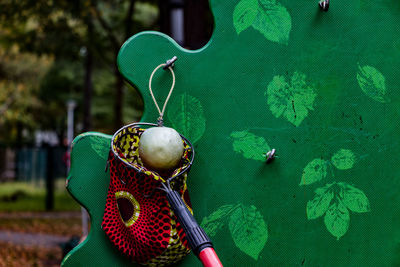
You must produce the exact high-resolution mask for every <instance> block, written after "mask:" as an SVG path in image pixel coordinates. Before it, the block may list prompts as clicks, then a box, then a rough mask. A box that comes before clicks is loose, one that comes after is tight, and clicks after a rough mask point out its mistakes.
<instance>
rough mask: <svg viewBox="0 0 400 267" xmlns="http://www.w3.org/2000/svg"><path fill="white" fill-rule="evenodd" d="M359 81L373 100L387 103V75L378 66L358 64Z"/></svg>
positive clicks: (363, 89)
mask: <svg viewBox="0 0 400 267" xmlns="http://www.w3.org/2000/svg"><path fill="white" fill-rule="evenodd" d="M357 81H358V84H359V86H360V88H361V90H362V91H363V92H364V93H365V94H366V95H367V96H368V97H370V98H372V99H373V100H375V101H377V102H380V103H387V102H389V101H390V99H389V98H388V97H387V95H386V93H387V92H386V85H385V77H384V76H383V74H382V73H381V72H379V71H378V70H377V69H376V68H374V67H371V66H368V65H367V66H360V65H358V73H357Z"/></svg>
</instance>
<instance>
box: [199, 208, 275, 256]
mask: <svg viewBox="0 0 400 267" xmlns="http://www.w3.org/2000/svg"><path fill="white" fill-rule="evenodd" d="M226 223H227V224H228V228H229V232H230V234H231V236H232V239H233V242H234V243H235V245H236V247H238V248H239V249H240V250H241V251H242V252H244V253H245V254H247V255H248V256H250V257H252V258H253V259H254V260H258V256H259V255H260V253H261V251H262V249H263V248H264V246H265V244H266V242H267V240H268V228H267V223H266V222H265V221H264V218H263V216H262V215H261V213H260V212H259V211H258V210H257V208H256V207H255V206H253V205H251V206H245V205H243V204H241V203H239V204H237V205H224V206H221V207H220V208H218V209H217V210H216V211H214V212H213V213H211V214H210V215H209V216H207V217H205V218H203V220H202V222H201V226H202V227H203V229H204V230H205V231H206V232H207V234H209V235H210V236H211V237H212V236H215V235H216V233H217V231H218V230H220V229H221V228H222V227H223V226H224V225H225V224H226Z"/></svg>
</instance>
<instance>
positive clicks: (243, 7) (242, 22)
mask: <svg viewBox="0 0 400 267" xmlns="http://www.w3.org/2000/svg"><path fill="white" fill-rule="evenodd" d="M257 13H258V0H241V1H240V2H239V3H238V4H237V5H236V7H235V10H234V11H233V25H234V26H235V29H236V32H237V34H239V33H241V32H242V31H244V30H245V29H247V28H248V27H250V26H251V25H252V24H253V21H254V19H255V18H256V16H257Z"/></svg>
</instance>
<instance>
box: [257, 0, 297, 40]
mask: <svg viewBox="0 0 400 267" xmlns="http://www.w3.org/2000/svg"><path fill="white" fill-rule="evenodd" d="M258 2H259V8H258V10H259V11H258V13H257V16H256V17H255V19H254V22H253V25H252V26H253V28H254V29H256V30H257V31H259V32H261V33H262V34H263V35H264V37H265V38H267V39H268V40H270V41H272V42H277V43H280V44H286V45H287V44H288V42H289V34H290V30H291V28H292V18H291V17H290V14H289V12H288V11H287V10H286V8H285V7H284V6H282V5H281V4H280V3H278V2H277V1H276V0H259V1H258Z"/></svg>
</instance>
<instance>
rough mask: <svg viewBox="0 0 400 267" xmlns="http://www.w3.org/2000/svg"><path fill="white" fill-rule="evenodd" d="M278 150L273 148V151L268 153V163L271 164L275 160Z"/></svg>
mask: <svg viewBox="0 0 400 267" xmlns="http://www.w3.org/2000/svg"><path fill="white" fill-rule="evenodd" d="M275 153H276V149H275V148H273V149H272V150H271V151H268V152H267V154H265V156H266V157H267V163H270V162H271V161H272V160H273V159H274V158H275Z"/></svg>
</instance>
